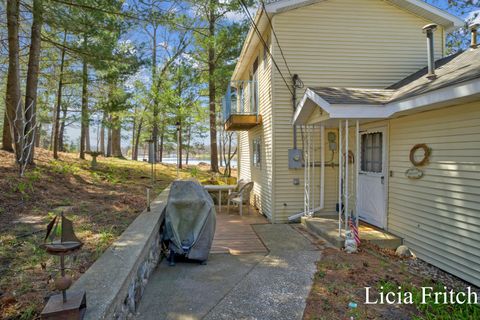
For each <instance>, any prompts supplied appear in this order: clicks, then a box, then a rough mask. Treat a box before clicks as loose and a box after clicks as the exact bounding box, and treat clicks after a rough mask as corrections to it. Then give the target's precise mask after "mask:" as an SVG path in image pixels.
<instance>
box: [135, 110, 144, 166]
mask: <svg viewBox="0 0 480 320" xmlns="http://www.w3.org/2000/svg"><path fill="white" fill-rule="evenodd" d="M142 126H143V117H142V118H140V123H139V124H138V128H137V133H136V135H135V142H134V151H135V154H134V155H135V159H134V160H138V144H139V142H140V133H141V132H142Z"/></svg>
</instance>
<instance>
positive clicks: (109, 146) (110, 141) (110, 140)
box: [107, 115, 112, 157]
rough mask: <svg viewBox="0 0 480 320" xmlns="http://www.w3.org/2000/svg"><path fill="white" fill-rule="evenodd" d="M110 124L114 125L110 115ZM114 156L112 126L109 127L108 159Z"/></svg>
mask: <svg viewBox="0 0 480 320" xmlns="http://www.w3.org/2000/svg"><path fill="white" fill-rule="evenodd" d="M107 118H108V123H109V124H111V123H112V117H111V116H110V115H108V117H107ZM111 156H112V128H111V125H109V126H108V129H107V157H111Z"/></svg>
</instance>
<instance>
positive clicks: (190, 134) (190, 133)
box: [185, 126, 192, 166]
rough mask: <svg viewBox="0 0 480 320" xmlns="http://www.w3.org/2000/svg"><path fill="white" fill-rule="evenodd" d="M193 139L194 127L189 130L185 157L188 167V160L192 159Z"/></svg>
mask: <svg viewBox="0 0 480 320" xmlns="http://www.w3.org/2000/svg"><path fill="white" fill-rule="evenodd" d="M191 138H192V127H191V126H189V127H188V129H187V146H186V149H187V154H186V155H185V164H186V165H187V166H188V160H189V157H190V143H191Z"/></svg>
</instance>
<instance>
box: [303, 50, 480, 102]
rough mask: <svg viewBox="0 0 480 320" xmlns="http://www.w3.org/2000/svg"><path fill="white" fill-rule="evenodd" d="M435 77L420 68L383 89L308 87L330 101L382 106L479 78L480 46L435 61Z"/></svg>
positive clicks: (425, 69)
mask: <svg viewBox="0 0 480 320" xmlns="http://www.w3.org/2000/svg"><path fill="white" fill-rule="evenodd" d="M435 66H436V69H435V74H436V78H435V79H433V80H430V79H428V78H427V77H426V75H427V68H423V69H421V70H419V71H417V72H415V73H413V74H411V75H409V76H408V77H406V78H404V79H402V80H401V81H399V82H397V83H395V84H394V85H392V86H390V87H388V88H385V89H364V88H337V87H319V88H309V89H310V90H312V91H314V92H315V93H316V94H318V95H319V96H320V97H321V98H323V99H324V100H326V101H327V102H328V103H330V104H363V105H365V104H368V105H383V104H386V103H388V102H392V101H397V100H403V99H406V98H410V97H413V96H417V95H420V94H423V93H427V92H431V91H434V90H438V89H441V88H445V87H448V86H452V85H455V84H458V83H462V82H466V81H469V80H473V79H477V78H480V49H475V50H467V51H465V52H461V53H457V54H455V55H452V56H448V57H445V58H443V59H440V60H438V61H436V62H435Z"/></svg>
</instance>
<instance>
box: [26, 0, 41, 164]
mask: <svg viewBox="0 0 480 320" xmlns="http://www.w3.org/2000/svg"><path fill="white" fill-rule="evenodd" d="M42 24H43V3H42V0H33V20H32V29H31V33H30V52H29V55H28V72H27V85H26V88H25V106H26V110H25V119H26V123H25V131H24V134H25V135H26V140H25V143H26V144H27V146H29V147H28V148H26V149H25V150H23V152H24V155H23V156H24V159H25V160H26V161H27V162H28V163H30V164H32V163H33V158H34V153H35V143H34V139H35V126H36V120H37V88H38V74H39V72H40V48H41V44H42V40H41V38H42V35H41V33H42Z"/></svg>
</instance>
